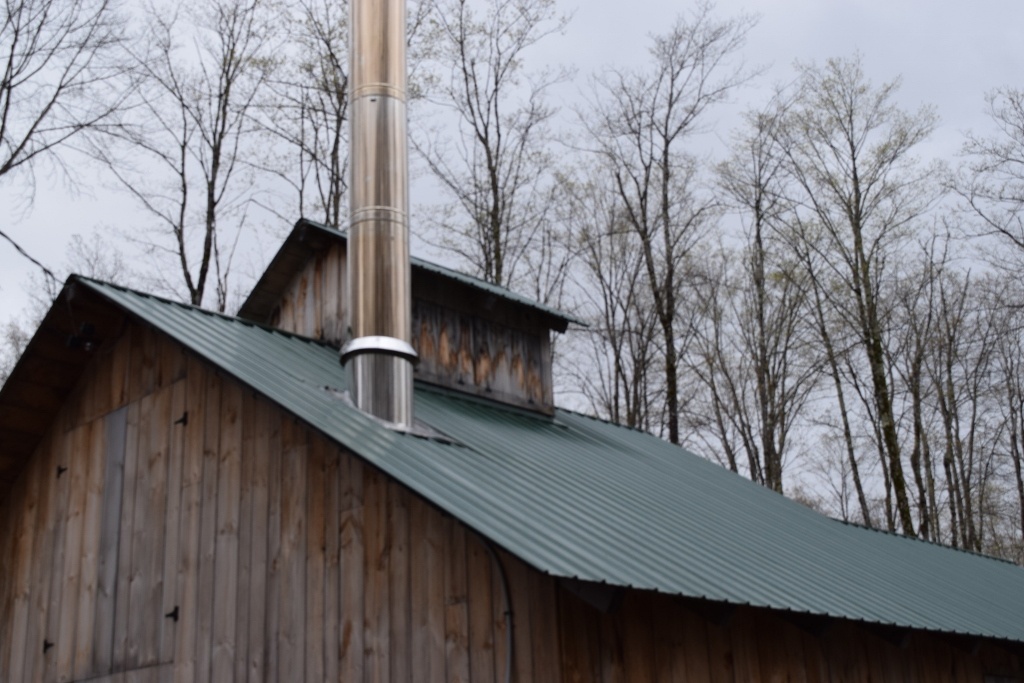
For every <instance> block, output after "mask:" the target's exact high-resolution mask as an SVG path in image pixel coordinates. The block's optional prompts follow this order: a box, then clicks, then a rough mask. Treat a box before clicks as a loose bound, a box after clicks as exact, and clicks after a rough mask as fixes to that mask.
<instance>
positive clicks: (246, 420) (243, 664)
mask: <svg viewBox="0 0 1024 683" xmlns="http://www.w3.org/2000/svg"><path fill="white" fill-rule="evenodd" d="M257 403H258V401H257V399H256V397H255V396H254V394H253V392H251V391H248V390H245V391H243V393H242V426H241V430H242V431H241V434H242V437H241V438H242V444H241V451H240V459H239V486H240V489H239V506H238V577H237V580H236V581H235V586H234V587H233V588H232V589H231V590H234V591H235V604H236V609H235V657H234V667H235V670H234V680H236V681H245V680H247V678H248V668H249V622H250V621H251V617H250V609H251V606H252V603H251V594H252V592H253V589H252V585H253V571H254V567H253V565H252V543H253V540H252V534H253V513H254V510H253V497H254V495H255V488H256V484H255V482H256V447H257V446H256V422H255V420H256V410H257V408H256V405H257Z"/></svg>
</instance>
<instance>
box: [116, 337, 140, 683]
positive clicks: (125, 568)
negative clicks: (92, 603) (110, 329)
mask: <svg viewBox="0 0 1024 683" xmlns="http://www.w3.org/2000/svg"><path fill="white" fill-rule="evenodd" d="M133 337H134V330H133ZM135 355H136V354H135V346H133V348H132V356H133V357H134V356H135ZM132 386H134V383H133V384H132ZM131 393H132V392H131V391H129V396H131ZM139 409H140V406H139V401H138V400H133V401H132V402H131V403H129V404H128V407H127V410H128V416H127V422H126V424H125V440H124V444H125V445H124V449H125V455H124V472H123V479H122V489H123V493H122V496H121V521H120V529H119V531H118V544H117V571H116V576H117V584H116V591H115V597H114V643H113V657H112V659H111V666H112V667H113V669H114V670H123V669H124V668H125V667H126V665H127V652H128V638H129V635H130V632H129V624H128V615H129V599H130V588H131V578H132V558H133V555H132V543H133V542H134V541H135V534H134V533H133V527H132V525H133V523H134V521H135V502H136V501H135V494H136V485H135V484H136V479H137V477H138V474H137V473H138V470H139Z"/></svg>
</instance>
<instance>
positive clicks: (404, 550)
mask: <svg viewBox="0 0 1024 683" xmlns="http://www.w3.org/2000/svg"><path fill="white" fill-rule="evenodd" d="M387 488H388V490H387V497H388V502H387V510H388V512H387V516H388V531H387V537H388V539H389V540H390V552H389V558H388V559H389V568H388V573H389V574H390V580H389V583H390V585H389V587H388V628H389V631H388V649H389V651H390V652H392V653H393V656H392V657H391V671H390V676H391V680H393V681H409V680H410V679H411V678H412V669H413V668H414V667H415V666H417V664H418V663H417V662H416V660H415V658H414V656H413V654H412V652H411V651H410V647H411V646H412V633H411V616H410V607H409V590H410V576H409V575H410V573H411V572H412V571H416V568H413V567H410V566H409V498H410V494H409V491H408V489H406V488H405V487H404V486H402V485H401V484H398V483H396V482H394V481H393V480H392V481H389V482H388V485H387Z"/></svg>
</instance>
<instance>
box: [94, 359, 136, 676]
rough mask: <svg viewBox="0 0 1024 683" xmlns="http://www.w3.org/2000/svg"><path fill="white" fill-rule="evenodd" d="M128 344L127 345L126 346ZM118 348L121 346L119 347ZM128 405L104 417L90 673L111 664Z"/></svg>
mask: <svg viewBox="0 0 1024 683" xmlns="http://www.w3.org/2000/svg"><path fill="white" fill-rule="evenodd" d="M125 347H127V345H125ZM119 348H120V347H119ZM127 429H128V408H127V407H122V408H118V409H117V410H115V411H114V412H112V413H109V414H107V415H106V416H105V417H104V418H103V441H104V449H103V509H102V511H101V512H100V539H99V547H98V550H97V555H98V557H97V571H96V607H95V615H94V617H93V627H92V631H93V634H94V635H93V643H92V656H91V662H92V663H91V665H90V667H89V669H90V673H92V674H93V675H96V674H102V673H108V672H109V671H110V670H111V668H112V666H113V655H114V622H115V601H116V598H117V578H118V576H117V568H118V562H119V545H120V544H119V539H120V530H121V506H122V502H123V500H124V466H125V453H126V451H125V440H126V439H127V436H128V435H127Z"/></svg>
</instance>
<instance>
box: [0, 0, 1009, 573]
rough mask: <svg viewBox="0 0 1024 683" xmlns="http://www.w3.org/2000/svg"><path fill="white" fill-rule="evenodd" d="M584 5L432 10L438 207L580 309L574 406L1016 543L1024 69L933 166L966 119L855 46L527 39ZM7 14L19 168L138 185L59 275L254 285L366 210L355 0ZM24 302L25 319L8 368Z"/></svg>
mask: <svg viewBox="0 0 1024 683" xmlns="http://www.w3.org/2000/svg"><path fill="white" fill-rule="evenodd" d="M570 9H571V8H569V7H567V6H564V5H562V4H557V3H555V2H554V1H553V0H518V1H512V0H486V1H485V0H479V1H476V2H459V1H458V0H421V1H419V2H410V3H409V10H408V12H409V20H410V21H409V27H410V30H409V36H410V37H409V41H410V57H411V66H412V70H411V76H412V83H413V89H412V93H411V94H412V95H413V101H412V104H411V121H410V128H411V130H412V134H413V139H414V147H415V150H416V151H415V152H414V158H413V163H414V164H415V165H417V166H418V168H420V170H421V174H420V176H419V178H418V179H417V181H416V182H417V183H419V184H420V185H421V187H422V188H423V189H421V190H420V191H419V192H420V193H421V196H420V198H419V200H418V206H414V214H415V216H416V220H415V225H414V226H413V229H414V231H419V234H420V235H422V236H423V237H422V238H421V239H423V240H424V241H425V242H426V243H428V244H431V245H434V246H435V248H437V249H447V250H448V251H447V252H445V253H447V254H448V256H447V257H446V258H454V259H457V262H458V263H459V264H460V265H461V266H462V267H463V268H465V269H467V270H468V271H470V272H474V273H475V274H477V275H479V276H481V277H483V278H485V279H488V280H490V281H493V282H496V283H498V284H502V285H505V286H508V287H510V288H512V289H514V290H516V291H518V292H521V293H523V294H526V295H529V296H532V297H534V298H536V299H538V300H540V301H542V302H544V303H547V304H549V305H553V306H557V307H560V308H562V309H565V310H567V311H569V312H570V313H572V314H573V315H574V316H576V317H580V318H582V319H585V320H587V321H588V322H589V327H587V328H579V329H574V330H572V331H571V332H570V333H569V334H568V335H567V336H565V337H563V338H561V339H560V340H559V341H558V343H557V345H556V355H557V358H558V359H559V367H560V378H559V388H560V390H561V395H562V396H563V397H564V398H563V402H568V403H570V404H572V405H574V406H576V407H579V408H582V409H584V410H587V411H590V412H593V413H595V414H597V415H599V416H601V417H605V418H608V419H610V420H613V421H615V422H618V423H622V424H626V425H629V426H633V427H637V428H641V429H645V430H649V431H652V432H653V433H655V434H659V435H661V436H663V437H664V438H666V439H669V440H671V441H673V442H676V443H680V444H682V445H685V446H688V447H690V448H692V449H694V450H696V451H698V452H700V453H702V454H704V455H705V456H706V457H709V458H712V459H716V460H718V461H719V462H720V463H721V464H722V465H724V466H726V467H729V468H730V469H733V470H734V471H737V472H739V473H741V474H743V475H745V476H748V477H750V478H751V479H753V480H755V481H757V482H759V483H762V484H764V485H765V486H767V487H769V488H772V489H774V490H776V491H779V492H780V493H783V494H786V495H790V496H794V497H797V498H800V499H802V500H805V501H806V502H808V503H809V504H811V505H814V506H815V507H818V508H820V509H822V510H823V511H825V512H827V513H829V514H831V515H833V516H836V517H840V518H842V519H846V520H850V521H854V522H858V523H861V524H866V525H868V526H872V527H877V528H881V529H889V530H892V531H897V532H899V533H904V534H908V535H916V536H920V537H922V538H926V539H930V540H936V541H940V542H943V543H947V544H951V545H954V546H957V547H961V548H966V549H970V550H975V551H981V552H987V553H992V554H996V555H999V556H1002V557H1006V558H1008V559H1011V560H1014V561H1016V562H1018V563H1021V562H1024V541H1022V534H1024V475H1022V459H1024V452H1022V449H1024V368H1022V360H1024V350H1022V348H1021V347H1022V344H1024V337H1022V321H1024V307H1022V306H1021V304H1020V302H1021V301H1022V293H1021V291H1020V290H1021V285H1020V277H1019V270H1020V266H1021V257H1022V256H1024V227H1022V223H1021V220H1022V213H1021V210H1022V201H1024V168H1022V166H1021V163H1020V159H1021V155H1022V152H1024V93H1022V92H1021V91H1020V90H1018V89H1016V88H1015V85H1014V84H1012V83H1008V84H1005V86H1004V87H1002V88H1000V89H997V90H994V91H992V92H991V93H990V95H989V97H988V99H987V100H986V101H985V102H978V103H977V106H978V107H979V108H980V107H986V109H987V113H988V117H987V121H988V124H987V126H986V128H985V129H979V130H976V131H973V132H965V133H964V137H963V142H962V144H963V147H962V153H960V154H959V155H956V156H950V157H949V158H938V159H935V158H929V157H928V155H927V150H928V149H929V147H928V143H929V141H930V140H931V138H932V136H933V135H934V131H935V128H936V126H937V123H938V120H939V119H938V117H940V116H941V115H942V112H941V111H935V110H934V109H933V108H931V107H929V106H927V105H925V106H921V105H920V104H918V103H914V102H909V103H908V100H907V99H906V98H904V97H903V92H904V91H903V90H901V83H900V80H899V74H898V73H892V74H886V75H885V76H884V78H880V79H878V78H873V77H869V76H868V75H867V74H866V73H865V69H864V61H865V56H863V55H857V54H849V55H838V56H837V57H836V58H834V59H831V60H827V61H822V62H818V63H805V64H797V65H795V66H794V67H792V69H791V71H790V72H789V74H788V76H787V78H785V79H784V81H783V85H780V86H778V87H773V86H772V85H771V84H770V83H766V82H765V76H764V75H763V74H762V72H761V69H760V67H759V66H758V60H757V56H756V55H749V54H747V52H746V47H745V46H746V44H747V42H748V40H749V39H750V36H751V35H752V34H753V33H754V32H756V31H758V26H757V20H756V18H753V17H749V16H730V15H727V14H725V13H723V12H720V11H717V10H715V9H714V8H713V7H711V6H707V5H695V6H691V7H689V8H688V9H686V10H684V11H682V13H681V14H679V15H678V16H677V17H666V18H665V21H664V22H661V25H662V29H660V30H658V31H656V32H655V34H654V35H652V36H651V38H650V40H649V41H648V42H647V43H646V44H645V45H636V46H635V51H636V53H637V55H639V56H638V58H637V59H636V61H635V62H634V63H631V64H629V65H623V66H616V65H614V64H613V65H610V66H607V67H598V68H588V69H580V70H578V71H577V72H574V71H573V70H572V69H571V68H569V66H568V65H566V66H558V65H554V66H545V65H543V64H540V63H538V60H535V59H534V60H531V56H532V55H535V54H538V53H539V52H538V51H539V50H540V49H541V48H543V46H544V45H545V44H548V43H550V42H551V41H557V40H559V37H560V35H561V33H562V31H563V30H564V29H565V27H566V26H567V25H568V22H571V21H574V17H572V16H571V15H570V14H568V12H569V10H570ZM5 13H6V14H5V17H4V22H3V28H2V30H0V53H2V58H3V60H4V63H5V65H6V71H5V73H6V74H8V75H7V76H4V78H3V80H2V81H0V109H2V110H3V112H4V115H3V119H2V124H0V187H2V188H3V189H4V190H5V191H8V192H19V193H22V194H23V195H24V196H29V195H31V194H32V193H33V192H35V191H36V190H37V189H39V188H40V186H41V185H43V184H45V183H46V182H48V178H49V177H50V175H52V174H56V175H57V176H58V177H64V178H67V179H68V181H69V182H73V183H75V184H77V186H78V187H79V188H80V190H81V191H84V192H86V193H89V192H94V193H111V194H110V196H111V197H116V198H117V199H116V200H112V201H113V202H115V203H118V202H119V203H121V204H123V205H125V206H131V207H132V211H133V213H132V214H131V220H130V225H129V224H125V225H116V224H115V223H113V217H112V218H111V221H112V223H111V224H110V227H109V228H105V229H104V231H102V232H100V233H98V237H84V238H80V239H79V240H78V241H77V242H76V243H75V244H76V245H77V246H76V247H75V248H74V249H73V251H72V253H70V254H69V255H68V260H67V263H66V264H65V266H63V267H58V262H59V261H60V258H59V257H58V256H56V255H55V254H52V253H38V252H36V253H31V252H30V253H29V254H28V255H29V256H30V257H32V258H33V259H35V260H37V261H39V262H40V263H41V264H42V265H43V266H46V267H48V268H49V269H50V270H52V271H54V272H55V273H56V274H57V275H63V274H64V273H63V271H65V270H72V269H73V270H75V271H77V272H82V273H84V274H86V275H95V276H98V277H101V278H104V279H110V280H116V281H119V282H122V283H129V284H132V285H134V286H138V287H141V288H145V289H148V290H152V291H154V292H156V293H159V294H163V295H170V296H172V297H174V298H177V299H180V300H182V301H187V302H191V303H196V304H202V305H205V306H208V307H211V308H216V309H218V310H228V311H230V310H232V308H233V307H234V306H235V305H236V302H238V301H239V300H240V298H242V297H243V296H244V294H245V292H246V290H247V288H248V287H249V285H250V284H251V278H252V276H253V275H254V274H255V273H258V272H259V270H260V268H259V266H258V265H253V264H261V263H262V261H263V260H265V259H266V258H267V255H268V254H269V252H270V251H271V250H272V248H273V246H274V245H275V244H276V237H275V232H276V233H280V232H281V231H282V230H283V228H284V227H287V226H290V225H291V223H292V222H294V220H295V219H297V218H298V217H299V216H306V217H309V218H311V219H315V220H319V221H322V222H324V223H326V224H328V225H336V226H339V227H342V228H344V226H345V222H346V218H345V217H346V215H347V211H346V208H345V201H346V200H345V197H346V188H347V175H346V173H347V172H346V170H345V168H346V160H347V152H346V150H347V145H348V140H347V136H348V128H347V76H346V74H347V63H348V56H347V47H346V41H347V34H346V31H347V29H346V14H347V7H346V6H345V3H344V2H336V1H330V2H329V1H327V0H291V1H290V2H287V3H277V4H270V3H265V2H263V1H262V0H249V1H242V0H217V1H216V2H207V3H202V4H199V3H186V4H182V5H180V6H179V5H178V4H160V3H155V4H152V5H150V6H147V8H146V9H144V10H140V9H136V8H134V7H129V6H128V5H118V4H116V3H111V2H107V1H106V0H76V1H74V2H57V0H20V1H19V2H13V3H7V5H5ZM567 88H571V89H573V91H576V92H579V93H580V96H579V97H578V98H577V100H576V101H575V104H571V105H570V104H565V98H564V97H560V96H559V93H560V92H562V91H564V90H565V89H567ZM737 104H739V105H741V106H742V107H743V108H744V109H745V110H746V112H747V113H746V114H745V115H743V116H742V120H741V122H740V123H739V124H738V125H737V126H736V127H735V128H734V129H733V130H731V131H726V130H722V128H721V123H720V117H722V116H724V115H725V113H726V112H728V111H730V107H732V108H735V107H736V106H737ZM711 129H715V130H717V133H718V135H717V137H716V136H708V134H707V133H708V131H709V130H711ZM710 138H715V140H714V141H713V142H709V139H710ZM414 199H416V196H415V195H414ZM68 201H69V204H70V201H71V200H68ZM23 215H24V214H23ZM129 227H131V228H132V229H133V230H135V232H133V233H132V235H131V237H130V239H129V238H127V237H126V236H125V232H124V231H125V230H127V229H128V228H129ZM0 231H2V236H3V237H4V238H6V240H7V242H5V245H4V249H5V250H8V249H11V248H12V247H11V244H14V243H17V244H20V243H21V242H23V241H24V240H23V239H22V235H21V234H20V233H19V223H18V221H17V220H14V218H12V219H11V221H9V222H5V224H4V225H2V226H0ZM19 258H20V257H19ZM129 264H130V265H129ZM57 271H60V272H59V273H58V272H57ZM54 279H55V278H54V276H50V275H44V274H43V273H42V271H40V274H39V275H38V281H37V283H36V284H37V286H36V287H35V288H34V291H35V294H36V296H37V297H38V298H39V303H40V306H42V307H43V309H42V310H45V306H46V305H48V303H49V299H48V297H49V296H52V295H53V294H55V293H56V291H57V287H56V286H55V284H56V283H55V282H54ZM32 315H33V314H32V313H31V312H29V313H26V315H25V316H23V317H21V318H19V319H16V320H10V321H7V322H6V324H5V327H4V330H3V332H4V335H3V341H4V344H5V346H4V349H3V353H4V368H3V374H6V372H8V371H9V369H10V367H11V366H12V364H13V362H14V360H15V359H16V357H17V356H18V354H19V352H20V348H21V345H22V344H24V342H25V341H26V340H27V338H28V336H30V335H31V332H32V330H33V329H34V327H35V324H36V323H37V320H32V319H31V318H32Z"/></svg>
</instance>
